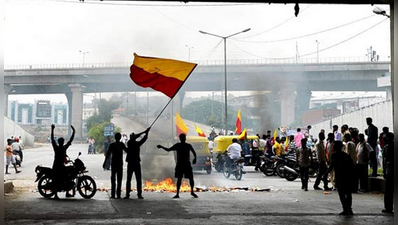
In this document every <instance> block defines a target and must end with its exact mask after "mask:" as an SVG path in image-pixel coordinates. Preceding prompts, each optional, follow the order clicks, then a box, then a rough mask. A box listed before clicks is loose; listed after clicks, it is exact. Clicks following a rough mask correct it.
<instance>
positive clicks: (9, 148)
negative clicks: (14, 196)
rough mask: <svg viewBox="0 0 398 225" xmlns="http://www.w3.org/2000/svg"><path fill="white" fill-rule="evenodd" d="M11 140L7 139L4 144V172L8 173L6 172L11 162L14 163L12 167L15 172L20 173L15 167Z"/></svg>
mask: <svg viewBox="0 0 398 225" xmlns="http://www.w3.org/2000/svg"><path fill="white" fill-rule="evenodd" d="M11 144H12V140H11V139H7V145H6V174H10V173H9V172H8V166H9V165H10V164H11V163H12V165H14V169H15V173H20V172H21V171H19V170H18V169H17V163H16V161H15V156H14V154H13V152H12V146H11Z"/></svg>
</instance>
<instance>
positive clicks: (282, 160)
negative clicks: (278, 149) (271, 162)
mask: <svg viewBox="0 0 398 225" xmlns="http://www.w3.org/2000/svg"><path fill="white" fill-rule="evenodd" d="M295 158H296V154H295V153H294V152H291V153H288V154H286V155H281V156H280V157H279V159H278V160H277V162H276V166H275V172H276V174H277V175H278V176H279V177H280V178H285V173H284V166H285V165H286V164H287V160H288V159H295Z"/></svg>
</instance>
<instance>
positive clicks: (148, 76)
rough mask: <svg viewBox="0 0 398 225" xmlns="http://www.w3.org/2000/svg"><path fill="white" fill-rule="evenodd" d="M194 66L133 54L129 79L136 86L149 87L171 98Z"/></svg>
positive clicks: (187, 63)
mask: <svg viewBox="0 0 398 225" xmlns="http://www.w3.org/2000/svg"><path fill="white" fill-rule="evenodd" d="M196 66H197V64H195V63H189V62H183V61H178V60H173V59H161V58H152V57H143V56H139V55H137V54H136V53H134V62H133V65H131V67H130V78H131V80H133V81H134V83H136V84H137V85H138V86H141V87H144V88H147V87H150V88H152V89H154V90H156V91H160V92H162V93H163V94H165V95H167V96H168V97H170V98H173V97H174V96H175V95H176V94H177V92H178V91H179V90H180V88H181V86H182V85H183V84H184V82H185V81H186V79H187V78H188V77H189V75H190V74H191V73H192V71H193V70H194V69H195V67H196Z"/></svg>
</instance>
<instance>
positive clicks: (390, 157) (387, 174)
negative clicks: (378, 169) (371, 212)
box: [382, 132, 394, 213]
mask: <svg viewBox="0 0 398 225" xmlns="http://www.w3.org/2000/svg"><path fill="white" fill-rule="evenodd" d="M385 144H386V145H385V146H384V148H383V175H384V179H385V180H386V190H385V192H384V209H383V210H382V212H383V213H393V209H394V134H393V133H391V132H389V133H388V134H387V135H386V137H385Z"/></svg>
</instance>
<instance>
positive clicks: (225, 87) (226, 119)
mask: <svg viewBox="0 0 398 225" xmlns="http://www.w3.org/2000/svg"><path fill="white" fill-rule="evenodd" d="M249 30H250V28H247V29H245V30H242V31H240V32H237V33H234V34H231V35H228V36H220V35H217V34H212V33H208V32H205V31H201V30H200V31H199V32H200V33H202V34H207V35H211V36H215V37H218V38H222V39H223V40H224V92H225V93H224V94H225V97H224V98H225V105H224V107H225V110H224V113H225V119H224V123H225V134H227V132H228V129H227V125H228V111H227V104H228V103H227V98H228V97H227V96H228V94H227V38H230V37H232V36H235V35H238V34H240V33H244V32H247V31H249Z"/></svg>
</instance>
